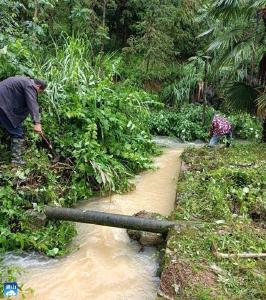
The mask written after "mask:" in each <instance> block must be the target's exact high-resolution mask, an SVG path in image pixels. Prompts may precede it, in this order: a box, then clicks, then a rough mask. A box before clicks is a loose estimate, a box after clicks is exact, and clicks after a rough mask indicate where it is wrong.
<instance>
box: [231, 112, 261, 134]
mask: <svg viewBox="0 0 266 300" xmlns="http://www.w3.org/2000/svg"><path fill="white" fill-rule="evenodd" d="M228 119H229V120H230V122H231V123H232V124H233V127H234V135H235V136H236V137H239V138H242V139H257V140H258V139H260V138H261V134H262V124H261V122H260V121H259V120H258V119H257V118H256V117H254V116H251V115H250V114H248V113H240V114H236V115H230V116H229V117H228Z"/></svg>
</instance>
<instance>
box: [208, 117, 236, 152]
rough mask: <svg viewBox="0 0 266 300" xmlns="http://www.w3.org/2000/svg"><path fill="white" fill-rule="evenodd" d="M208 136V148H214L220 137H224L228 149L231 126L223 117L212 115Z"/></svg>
mask: <svg viewBox="0 0 266 300" xmlns="http://www.w3.org/2000/svg"><path fill="white" fill-rule="evenodd" d="M210 136H211V140H210V142H209V145H208V146H209V147H214V146H215V145H216V144H217V143H218V142H219V140H220V138H221V137H222V136H226V138H227V142H226V147H229V146H230V144H231V141H232V125H231V124H230V122H229V121H228V120H227V119H225V118H224V117H222V116H220V115H218V114H214V117H213V119H212V124H211V128H210Z"/></svg>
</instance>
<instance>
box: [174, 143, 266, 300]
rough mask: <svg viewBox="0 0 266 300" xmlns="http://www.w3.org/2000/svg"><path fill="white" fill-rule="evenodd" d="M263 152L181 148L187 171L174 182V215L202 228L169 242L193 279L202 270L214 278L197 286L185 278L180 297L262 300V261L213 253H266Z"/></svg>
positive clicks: (265, 268) (251, 147)
mask: <svg viewBox="0 0 266 300" xmlns="http://www.w3.org/2000/svg"><path fill="white" fill-rule="evenodd" d="M265 150H266V148H265V145H264V144H245V145H240V144H236V145H234V146H233V147H232V148H229V149H228V148H222V149H216V150H214V151H211V150H209V149H207V148H201V149H188V150H186V151H185V152H184V154H183V161H184V162H185V163H186V168H187V171H186V172H184V173H183V175H182V178H181V180H180V182H179V183H178V187H177V191H178V197H177V206H176V209H175V211H174V213H173V215H172V217H173V218H174V219H176V220H190V221H197V222H202V224H203V226H202V227H201V228H200V230H199V229H187V230H185V231H183V232H181V233H180V234H177V233H173V234H172V236H171V238H170V239H169V242H168V244H169V248H170V250H171V251H172V253H174V254H172V255H173V256H174V257H176V259H178V260H181V261H185V262H186V263H187V266H188V267H189V268H192V269H193V270H194V271H193V272H194V273H195V276H196V277H197V274H202V272H203V271H204V272H205V273H206V272H207V273H206V274H209V275H208V276H209V277H210V278H213V276H214V280H212V282H211V283H210V284H209V286H207V285H206V284H203V285H202V284H201V285H200V283H202V282H203V283H205V282H204V280H203V279H202V280H199V285H198V283H196V282H194V281H193V280H192V279H191V280H188V283H187V284H186V285H184V286H183V289H182V295H181V294H179V295H177V298H178V299H214V298H215V299H265V297H266V289H265V286H266V281H265V280H266V277H265V275H266V263H265V259H259V258H249V259H247V258H238V257H234V258H230V259H228V258H220V257H219V255H218V254H217V253H224V254H239V253H265V251H266V231H265V221H266V214H265V208H266V202H265V201H266V154H265V153H266V152H265ZM172 259H173V257H172ZM195 276H194V277H195ZM203 277H204V276H203Z"/></svg>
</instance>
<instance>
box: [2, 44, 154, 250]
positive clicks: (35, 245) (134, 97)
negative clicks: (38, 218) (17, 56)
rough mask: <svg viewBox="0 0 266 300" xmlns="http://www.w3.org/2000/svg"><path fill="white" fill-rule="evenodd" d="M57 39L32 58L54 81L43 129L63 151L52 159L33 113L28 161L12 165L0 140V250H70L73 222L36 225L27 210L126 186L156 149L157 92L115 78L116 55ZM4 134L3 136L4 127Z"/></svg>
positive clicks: (43, 100) (45, 101)
mask: <svg viewBox="0 0 266 300" xmlns="http://www.w3.org/2000/svg"><path fill="white" fill-rule="evenodd" d="M55 47H56V48H55V49H51V53H42V52H40V53H39V54H38V53H36V55H35V56H34V62H31V64H32V65H34V66H35V67H34V68H33V72H34V74H35V76H36V77H40V78H44V79H47V81H48V83H49V85H48V88H47V93H45V94H44V95H43V96H41V97H40V99H39V102H40V106H41V107H42V125H43V129H44V132H45V134H46V135H47V137H48V138H49V139H50V140H51V141H52V144H53V146H54V151H55V154H56V156H58V157H57V160H53V157H52V156H51V154H50V153H49V152H47V151H46V150H43V149H41V148H42V147H41V146H42V145H41V142H40V138H39V136H38V135H36V134H35V133H34V132H33V130H32V124H31V121H30V120H27V121H26V138H27V139H26V146H27V147H26V149H27V151H26V160H27V165H26V167H25V168H11V167H10V166H9V165H7V164H8V161H9V158H8V155H7V151H6V150H7V147H6V143H3V144H2V145H1V146H0V147H1V152H2V154H3V155H2V157H1V172H0V231H1V236H0V253H4V252H6V251H10V250H14V249H19V250H33V249H35V250H37V251H39V252H43V253H46V254H47V255H49V256H56V255H62V254H64V253H66V251H67V250H66V245H67V244H68V243H69V242H70V241H71V239H72V238H73V236H74V235H75V228H74V225H73V224H70V223H67V222H58V221H53V222H52V221H49V222H48V223H47V225H46V226H45V227H42V228H36V229H32V228H31V226H29V224H28V221H29V217H28V216H27V214H26V213H25V210H28V209H32V208H34V209H35V210H38V211H41V210H42V208H43V206H44V205H46V204H50V205H57V206H72V205H73V204H74V203H75V202H77V201H79V200H82V199H88V198H89V196H91V195H92V194H99V193H101V192H102V193H106V192H109V193H111V192H122V191H126V190H129V189H130V188H131V183H130V180H129V179H130V178H132V176H133V174H134V173H136V172H139V171H141V170H143V169H147V168H149V167H150V166H151V163H152V160H151V156H152V155H153V154H155V153H157V149H156V146H155V144H154V143H153V142H152V140H151V135H150V133H149V130H148V128H147V119H148V117H149V106H150V105H152V104H153V103H154V102H155V101H156V99H155V97H154V96H151V95H149V94H148V93H146V92H144V91H143V90H141V89H140V90H138V89H136V88H134V87H133V86H131V85H130V83H128V82H124V83H118V84H116V83H115V82H114V76H115V74H116V64H117V63H119V61H116V60H115V61H113V60H111V59H110V57H106V58H103V59H98V60H97V59H96V65H93V64H92V57H91V52H90V51H91V50H90V47H89V45H88V44H87V43H86V42H85V41H84V40H82V39H73V38H69V39H66V40H65V44H64V46H63V47H62V48H61V47H57V46H55ZM53 50H54V52H53ZM7 65H8V64H7ZM0 138H1V139H2V138H3V139H5V136H4V135H3V134H2V132H1V134H0ZM5 142H6V140H5Z"/></svg>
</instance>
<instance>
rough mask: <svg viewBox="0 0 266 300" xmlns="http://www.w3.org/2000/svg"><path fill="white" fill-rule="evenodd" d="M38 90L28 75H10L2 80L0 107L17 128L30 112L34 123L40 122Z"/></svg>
mask: <svg viewBox="0 0 266 300" xmlns="http://www.w3.org/2000/svg"><path fill="white" fill-rule="evenodd" d="M37 95H38V93H37V90H36V89H35V85H34V81H33V80H32V79H30V78H28V77H23V76H16V77H9V78H7V79H5V80H3V81H1V82H0V108H1V109H2V110H3V111H4V113H5V114H6V116H7V117H8V119H9V120H10V122H11V123H12V125H13V126H14V127H15V128H16V127H17V126H19V125H20V124H21V123H22V122H23V121H24V120H25V119H26V117H27V116H28V115H29V114H30V115H31V117H32V120H33V122H34V123H40V114H39V105H38V102H37V98H38V97H37Z"/></svg>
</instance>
